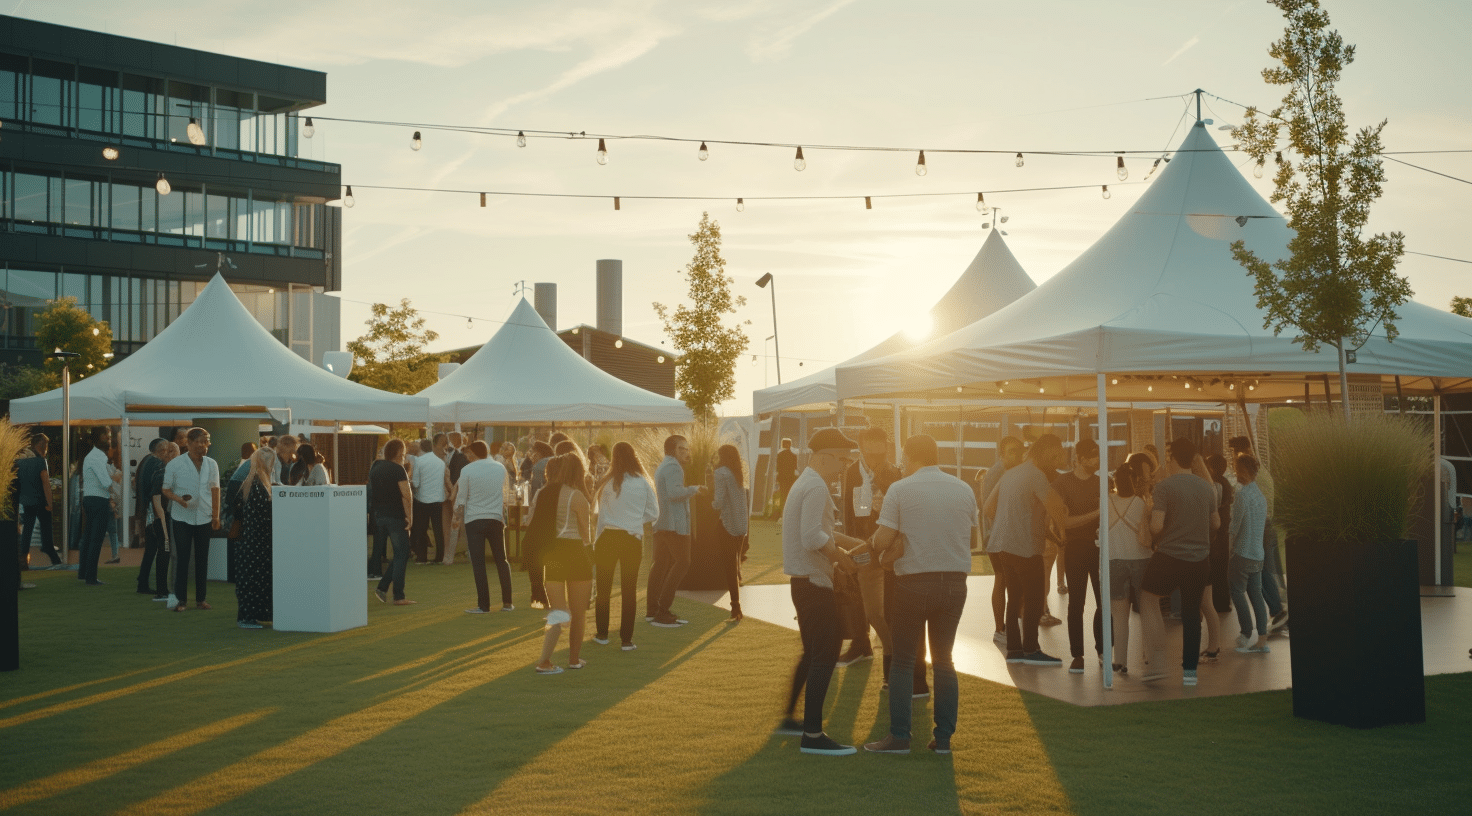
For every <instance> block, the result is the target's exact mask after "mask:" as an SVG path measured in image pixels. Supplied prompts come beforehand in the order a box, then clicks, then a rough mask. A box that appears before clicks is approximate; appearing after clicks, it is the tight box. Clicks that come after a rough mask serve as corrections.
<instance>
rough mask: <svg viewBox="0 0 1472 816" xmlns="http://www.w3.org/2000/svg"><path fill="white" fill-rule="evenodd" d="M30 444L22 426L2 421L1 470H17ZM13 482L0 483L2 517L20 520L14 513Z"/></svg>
mask: <svg viewBox="0 0 1472 816" xmlns="http://www.w3.org/2000/svg"><path fill="white" fill-rule="evenodd" d="M29 442H30V435H29V434H27V433H26V429H25V428H24V427H21V426H16V425H11V424H10V420H9V419H0V468H4V472H6V473H9V472H11V471H13V470H14V468H15V460H16V459H17V458H18V457H19V456H20V453H21V451H22V450H24V449H25V447H26V445H27V443H29ZM12 484H13V480H11V479H5V480H3V482H0V517H4V518H7V519H18V518H20V516H19V514H16V513H12V512H11V510H12V509H13V508H12V504H13V503H14V501H15V496H13V495H11V486H12Z"/></svg>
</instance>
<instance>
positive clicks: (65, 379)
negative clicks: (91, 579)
mask: <svg viewBox="0 0 1472 816" xmlns="http://www.w3.org/2000/svg"><path fill="white" fill-rule="evenodd" d="M81 356H82V355H80V354H78V353H77V352H75V351H62V350H61V349H56V350H55V351H53V352H51V353H50V354H48V355H46V359H48V360H60V361H61V563H62V564H63V565H69V564H71V544H72V537H71V524H72V512H71V498H72V497H71V490H70V487H71V485H70V483H69V482H68V478H69V477H68V474H67V471H69V470H71V464H72V363H71V361H72V360H73V359H75V358H77V357H81ZM30 545H31V542H29V541H27V542H26V546H27V547H29V546H30Z"/></svg>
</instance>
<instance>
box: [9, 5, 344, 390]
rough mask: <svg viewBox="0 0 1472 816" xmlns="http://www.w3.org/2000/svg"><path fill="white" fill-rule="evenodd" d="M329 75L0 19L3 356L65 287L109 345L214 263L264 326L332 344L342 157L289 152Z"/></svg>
mask: <svg viewBox="0 0 1472 816" xmlns="http://www.w3.org/2000/svg"><path fill="white" fill-rule="evenodd" d="M326 90H327V76H326V74H323V73H320V72H317V71H307V70H302V69H299V68H291V67H287V66H284V65H273V64H270V63H264V62H256V61H254V60H247V59H238V58H235V57H227V56H222V55H219V54H211V53H206V52H203V51H195V50H192V49H189V48H180V47H177V46H172V45H162V44H159V43H152V42H145V41H142V40H135V39H131V38H127V37H117V36H112V35H108V34H100V33H97V32H92V31H84V30H81V29H75V28H68V27H66V26H58V25H51V24H47V23H39V22H35V21H31V20H24V19H19V18H16V17H5V16H0V361H4V362H22V363H34V362H37V361H39V359H40V357H41V354H42V351H41V350H39V349H37V348H36V341H35V330H36V321H35V318H36V315H37V314H38V313H39V312H40V311H41V310H43V309H44V308H46V301H48V300H51V299H54V298H58V297H65V296H73V297H76V298H77V301H78V303H79V304H80V305H81V306H83V307H84V308H86V309H87V310H88V311H89V312H91V313H92V315H94V316H95V317H96V318H98V319H100V320H106V321H108V323H109V324H110V325H111V327H112V333H113V340H114V352H115V353H116V354H117V356H118V357H120V358H121V357H123V356H125V355H127V354H128V353H130V352H132V351H134V350H136V349H138V348H139V347H141V346H142V344H143V343H145V342H147V341H148V340H149V339H150V338H152V337H154V336H155V335H157V334H158V333H159V332H160V331H162V330H163V329H164V328H165V327H166V326H168V325H169V323H170V322H171V321H172V320H173V319H174V318H175V317H177V316H178V315H179V313H180V312H181V311H182V310H183V309H184V308H185V307H186V306H188V305H189V304H190V303H191V302H193V300H194V297H195V295H196V293H197V292H198V291H199V290H200V289H202V288H203V287H204V285H205V284H206V283H207V282H208V281H209V279H210V278H211V277H212V276H213V275H214V274H215V272H216V271H217V270H218V271H220V272H221V273H223V274H224V276H225V278H226V280H228V281H229V282H230V284H231V288H232V289H234V290H235V292H236V294H237V295H239V296H240V298H241V300H242V302H244V303H245V305H246V306H247V307H248V308H249V309H250V310H251V312H252V313H253V314H255V316H256V318H257V319H259V320H260V321H261V323H262V324H263V325H265V326H266V328H267V329H269V330H270V331H271V332H272V333H273V334H274V335H276V337H278V338H279V339H280V340H281V341H282V342H283V343H286V344H287V345H288V346H290V347H291V348H292V349H293V350H294V351H296V352H297V353H299V354H301V355H302V356H303V357H306V358H308V359H310V360H312V361H313V362H314V363H320V362H321V358H322V354H323V352H325V351H332V350H335V349H337V348H338V344H339V339H340V338H339V334H340V328H339V309H338V307H339V303H338V301H337V299H336V298H331V297H327V296H325V295H324V294H323V293H324V292H329V291H336V290H338V289H340V288H341V280H342V260H341V251H340V247H341V211H340V210H339V209H337V208H336V207H329V206H327V204H328V202H329V201H335V200H336V199H338V198H339V196H340V190H341V189H342V188H341V186H340V184H341V175H342V174H341V168H340V167H339V166H338V165H335V164H327V163H324V162H320V161H312V160H309V159H305V158H301V157H300V156H299V151H298V148H299V145H300V144H301V143H300V141H299V140H300V139H301V138H303V136H302V133H303V127H304V126H305V125H306V124H307V122H308V121H309V120H306V119H305V118H303V117H301V116H299V114H300V112H301V111H304V110H307V109H309V108H311V107H313V106H316V105H321V104H322V103H323V102H324V101H325V100H326Z"/></svg>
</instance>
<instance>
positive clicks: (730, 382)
mask: <svg viewBox="0 0 1472 816" xmlns="http://www.w3.org/2000/svg"><path fill="white" fill-rule="evenodd" d="M690 243H692V244H694V245H695V257H694V258H692V259H691V260H690V263H689V264H687V265H686V266H685V272H684V276H685V280H686V281H688V282H689V284H690V305H688V306H686V305H685V304H683V303H682V304H680V305H678V306H676V307H675V308H674V310H673V311H671V310H670V308H669V307H668V306H665V305H664V304H662V303H655V304H654V312H655V314H657V315H659V319H660V321H662V322H663V323H664V330H665V333H666V334H668V335H669V336H670V340H672V341H673V342H674V345H675V349H676V350H677V351H679V352H680V355H681V357H680V366H679V368H678V369H676V371H675V388H677V389H678V390H679V392H680V397H681V399H683V400H685V404H686V405H688V406H690V410H691V411H693V412H695V415H696V416H697V417H699V418H701V419H710V416H711V411H712V409H714V408H715V406H716V405H718V404H719V403H721V402H722V401H723V400H728V399H730V398H731V397H733V396H735V394H736V360H737V358H739V357H740V356H741V355H742V353H744V352H745V351H746V346H747V342H748V341H747V339H746V332H744V331H742V329H741V325H740V324H738V325H736V326H729V327H728V326H725V325H723V324H722V319H723V317H724V316H725V315H728V314H735V313H736V308H737V307H739V306H745V305H746V298H744V297H733V296H732V294H731V282H732V281H731V278H730V276H728V275H727V274H726V261H725V259H724V258H722V257H721V225H720V224H719V223H718V222H715V221H712V220H710V213H701V214H700V226H699V227H698V228H697V229H696V230H695V234H694V235H691V236H690ZM747 322H750V321H747Z"/></svg>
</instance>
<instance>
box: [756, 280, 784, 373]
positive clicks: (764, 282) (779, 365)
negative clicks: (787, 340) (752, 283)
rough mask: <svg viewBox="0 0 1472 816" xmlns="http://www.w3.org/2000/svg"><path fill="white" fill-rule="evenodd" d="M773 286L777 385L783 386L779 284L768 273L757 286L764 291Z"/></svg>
mask: <svg viewBox="0 0 1472 816" xmlns="http://www.w3.org/2000/svg"><path fill="white" fill-rule="evenodd" d="M767 284H771V289H770V290H769V291H770V292H771V293H772V350H773V351H775V352H776V353H777V384H778V385H781V384H782V341H781V340H778V339H777V284H776V283H775V282H773V280H772V273H771V272H768V273H767V274H765V275H762V276H761V277H760V278H758V279H757V281H756V285H757V286H760V287H761V288H763V289H766V288H767Z"/></svg>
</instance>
